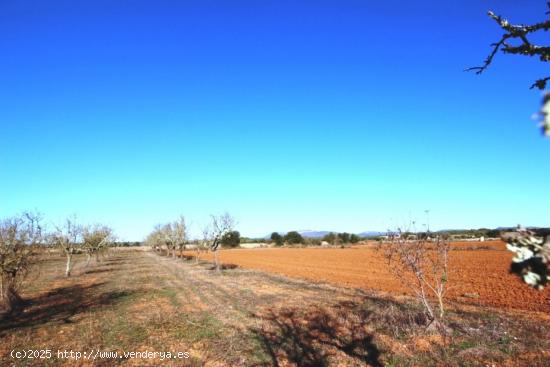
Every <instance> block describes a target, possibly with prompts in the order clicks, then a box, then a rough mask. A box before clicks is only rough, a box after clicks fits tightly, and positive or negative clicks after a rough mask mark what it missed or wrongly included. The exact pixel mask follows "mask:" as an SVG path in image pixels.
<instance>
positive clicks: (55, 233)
mask: <svg viewBox="0 0 550 367" xmlns="http://www.w3.org/2000/svg"><path fill="white" fill-rule="evenodd" d="M114 241H115V235H114V232H113V230H112V229H111V228H110V227H109V226H106V225H102V224H92V225H82V224H80V223H78V222H77V220H76V218H75V217H74V216H73V217H70V218H67V219H66V220H65V221H64V222H63V223H61V224H59V225H54V226H53V229H52V230H47V229H46V227H45V225H44V221H43V216H42V215H41V214H40V213H35V212H25V213H23V214H20V215H16V216H13V217H9V218H6V219H3V220H1V221H0V301H1V302H2V303H3V305H4V306H5V307H6V309H7V312H8V313H12V312H15V311H19V310H21V308H22V306H23V299H22V298H21V295H20V290H21V287H22V285H23V280H24V279H25V276H26V275H27V274H29V273H30V272H31V271H33V270H34V268H35V267H36V266H37V265H38V263H39V256H40V255H41V254H44V253H48V254H51V251H52V250H54V249H55V250H57V251H58V252H61V253H62V254H63V255H64V256H65V258H66V261H65V270H64V272H65V276H66V277H70V276H71V272H72V269H73V267H74V263H75V261H74V256H75V255H76V254H85V255H86V264H85V266H88V265H89V263H90V261H91V259H92V258H94V257H95V261H97V262H98V261H100V258H101V257H103V256H105V255H106V252H107V250H108V249H109V247H111V246H112V245H113V243H114Z"/></svg>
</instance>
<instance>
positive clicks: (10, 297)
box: [2, 284, 23, 314]
mask: <svg viewBox="0 0 550 367" xmlns="http://www.w3.org/2000/svg"><path fill="white" fill-rule="evenodd" d="M2 288H3V289H2V298H3V300H4V303H5V305H6V309H7V312H8V314H11V313H14V312H17V311H20V310H21V309H22V308H23V299H22V298H21V296H20V295H19V293H17V290H16V289H15V287H14V285H13V284H4V286H3V287H2Z"/></svg>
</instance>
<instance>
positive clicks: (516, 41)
mask: <svg viewBox="0 0 550 367" xmlns="http://www.w3.org/2000/svg"><path fill="white" fill-rule="evenodd" d="M547 6H548V8H549V9H550V2H548V3H547ZM549 14H550V11H548V12H546V15H547V16H548V15H549ZM488 15H489V17H490V18H491V19H493V20H494V21H495V22H496V23H497V24H498V25H499V27H500V28H501V29H502V30H503V32H504V33H503V34H502V36H501V37H500V39H499V40H498V41H497V42H495V43H493V44H492V45H491V46H492V50H491V53H490V54H489V56H487V58H486V59H485V61H484V62H483V65H481V66H475V67H471V68H468V69H466V70H467V71H475V72H476V74H481V73H483V72H484V71H485V70H486V69H487V68H488V67H489V65H491V63H492V62H493V59H494V57H495V56H496V54H497V53H498V51H499V50H500V51H502V52H503V53H504V54H509V55H523V56H531V57H533V56H536V57H538V58H539V60H540V61H542V62H547V61H550V46H546V45H540V44H535V43H533V42H532V40H531V38H532V36H535V35H536V34H540V33H541V32H546V31H548V30H549V29H550V19H546V20H543V21H541V22H538V23H535V24H529V25H526V24H511V23H510V22H509V21H508V20H506V19H505V18H503V17H501V16H500V15H496V14H495V13H494V12H492V11H489V12H488ZM549 80H550V76H546V77H543V78H540V79H538V80H536V81H535V82H534V83H533V84H532V85H531V89H533V88H537V89H540V90H544V89H545V88H546V85H547V83H548V81H549ZM549 112H550V94H548V93H546V94H545V95H544V98H543V102H542V109H541V112H540V115H541V126H542V132H543V134H544V135H547V136H550V115H549Z"/></svg>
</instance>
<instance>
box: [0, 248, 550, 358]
mask: <svg viewBox="0 0 550 367" xmlns="http://www.w3.org/2000/svg"><path fill="white" fill-rule="evenodd" d="M63 261H64V260H63V259H62V258H58V257H52V258H46V259H44V261H43V263H42V265H41V269H42V271H41V274H40V277H37V278H35V279H34V282H33V286H32V287H31V288H28V291H27V292H26V293H24V296H25V298H26V299H27V300H28V306H27V308H26V311H25V312H24V313H22V314H20V315H18V316H16V317H12V318H10V319H6V318H4V319H3V320H2V321H1V322H0V365H20V366H32V365H49V366H73V365H84V366H86V365H92V363H91V362H89V361H80V362H79V363H75V362H74V361H71V360H62V359H57V358H52V359H51V360H48V361H43V360H42V361H37V360H26V361H14V360H12V359H11V358H10V357H9V352H10V351H11V350H12V349H14V348H25V349H44V348H50V349H53V350H57V349H73V350H81V351H84V350H89V349H91V348H94V349H102V350H118V351H121V350H126V351H132V350H133V351H144V350H149V351H182V352H183V351H187V352H190V354H191V356H192V357H191V358H190V359H187V360H184V361H183V364H182V361H181V360H175V361H163V362H161V361H159V360H158V359H157V360H149V361H147V360H136V359H133V360H132V359H120V360H107V359H105V360H99V361H96V363H95V364H94V365H98V366H111V365H130V366H142V365H159V364H162V365H163V366H172V365H173V366H181V365H188V366H202V365H206V366H324V365H326V366H328V365H334V366H359V365H372V366H384V365H388V366H402V365H410V366H413V365H414V366H425V365H434V366H435V365H449V366H461V365H463V366H466V365H480V366H481V365H487V364H489V365H490V364H495V365H507V366H537V365H538V366H544V365H547V361H548V360H549V358H550V354H549V350H550V341H549V340H550V338H549V336H550V321H549V320H548V319H546V320H545V319H530V318H529V317H523V316H522V315H521V314H517V313H516V314H509V313H506V312H496V311H493V310H489V309H482V308H477V307H473V306H470V307H468V308H465V307H462V306H460V307H459V306H456V307H454V309H452V310H451V311H450V312H449V325H450V327H451V329H452V333H450V334H449V335H448V336H447V337H445V338H442V337H440V336H438V335H433V334H430V333H429V332H426V331H425V328H424V322H425V318H424V315H423V314H422V310H421V309H420V308H418V307H417V306H416V305H415V304H414V303H411V302H410V300H408V299H406V298H403V299H400V300H397V299H393V298H389V297H383V296H381V295H380V294H375V293H368V292H365V291H360V290H353V289H338V288H335V287H332V286H329V285H324V284H320V283H310V282H307V281H301V280H293V279H289V278H285V277H282V276H277V275H271V274H267V273H262V272H257V271H251V270H245V269H240V268H234V269H227V270H224V271H223V272H222V275H218V274H217V273H216V272H215V271H212V270H210V269H211V265H210V264H209V263H206V262H201V263H200V264H199V265H195V264H194V260H182V259H172V258H168V257H162V256H159V255H157V254H154V253H148V252H143V251H121V252H117V253H114V254H113V255H111V256H110V258H108V259H106V260H105V261H103V262H101V263H98V264H94V265H92V266H90V267H89V268H83V267H82V265H81V264H82V262H80V265H77V267H76V268H75V272H74V274H75V276H74V277H73V278H70V279H65V278H63ZM44 362H47V363H44Z"/></svg>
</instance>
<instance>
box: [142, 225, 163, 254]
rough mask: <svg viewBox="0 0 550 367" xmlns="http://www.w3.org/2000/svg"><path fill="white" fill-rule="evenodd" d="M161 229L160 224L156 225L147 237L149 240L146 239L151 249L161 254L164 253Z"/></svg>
mask: <svg viewBox="0 0 550 367" xmlns="http://www.w3.org/2000/svg"><path fill="white" fill-rule="evenodd" d="M161 229H162V227H161V225H160V224H159V225H156V226H155V229H154V230H153V232H151V233H149V235H147V238H146V239H145V243H146V244H147V245H148V246H151V248H152V249H153V250H154V251H155V252H159V253H161V252H162V246H163V245H164V243H163V239H162V233H161Z"/></svg>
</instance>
